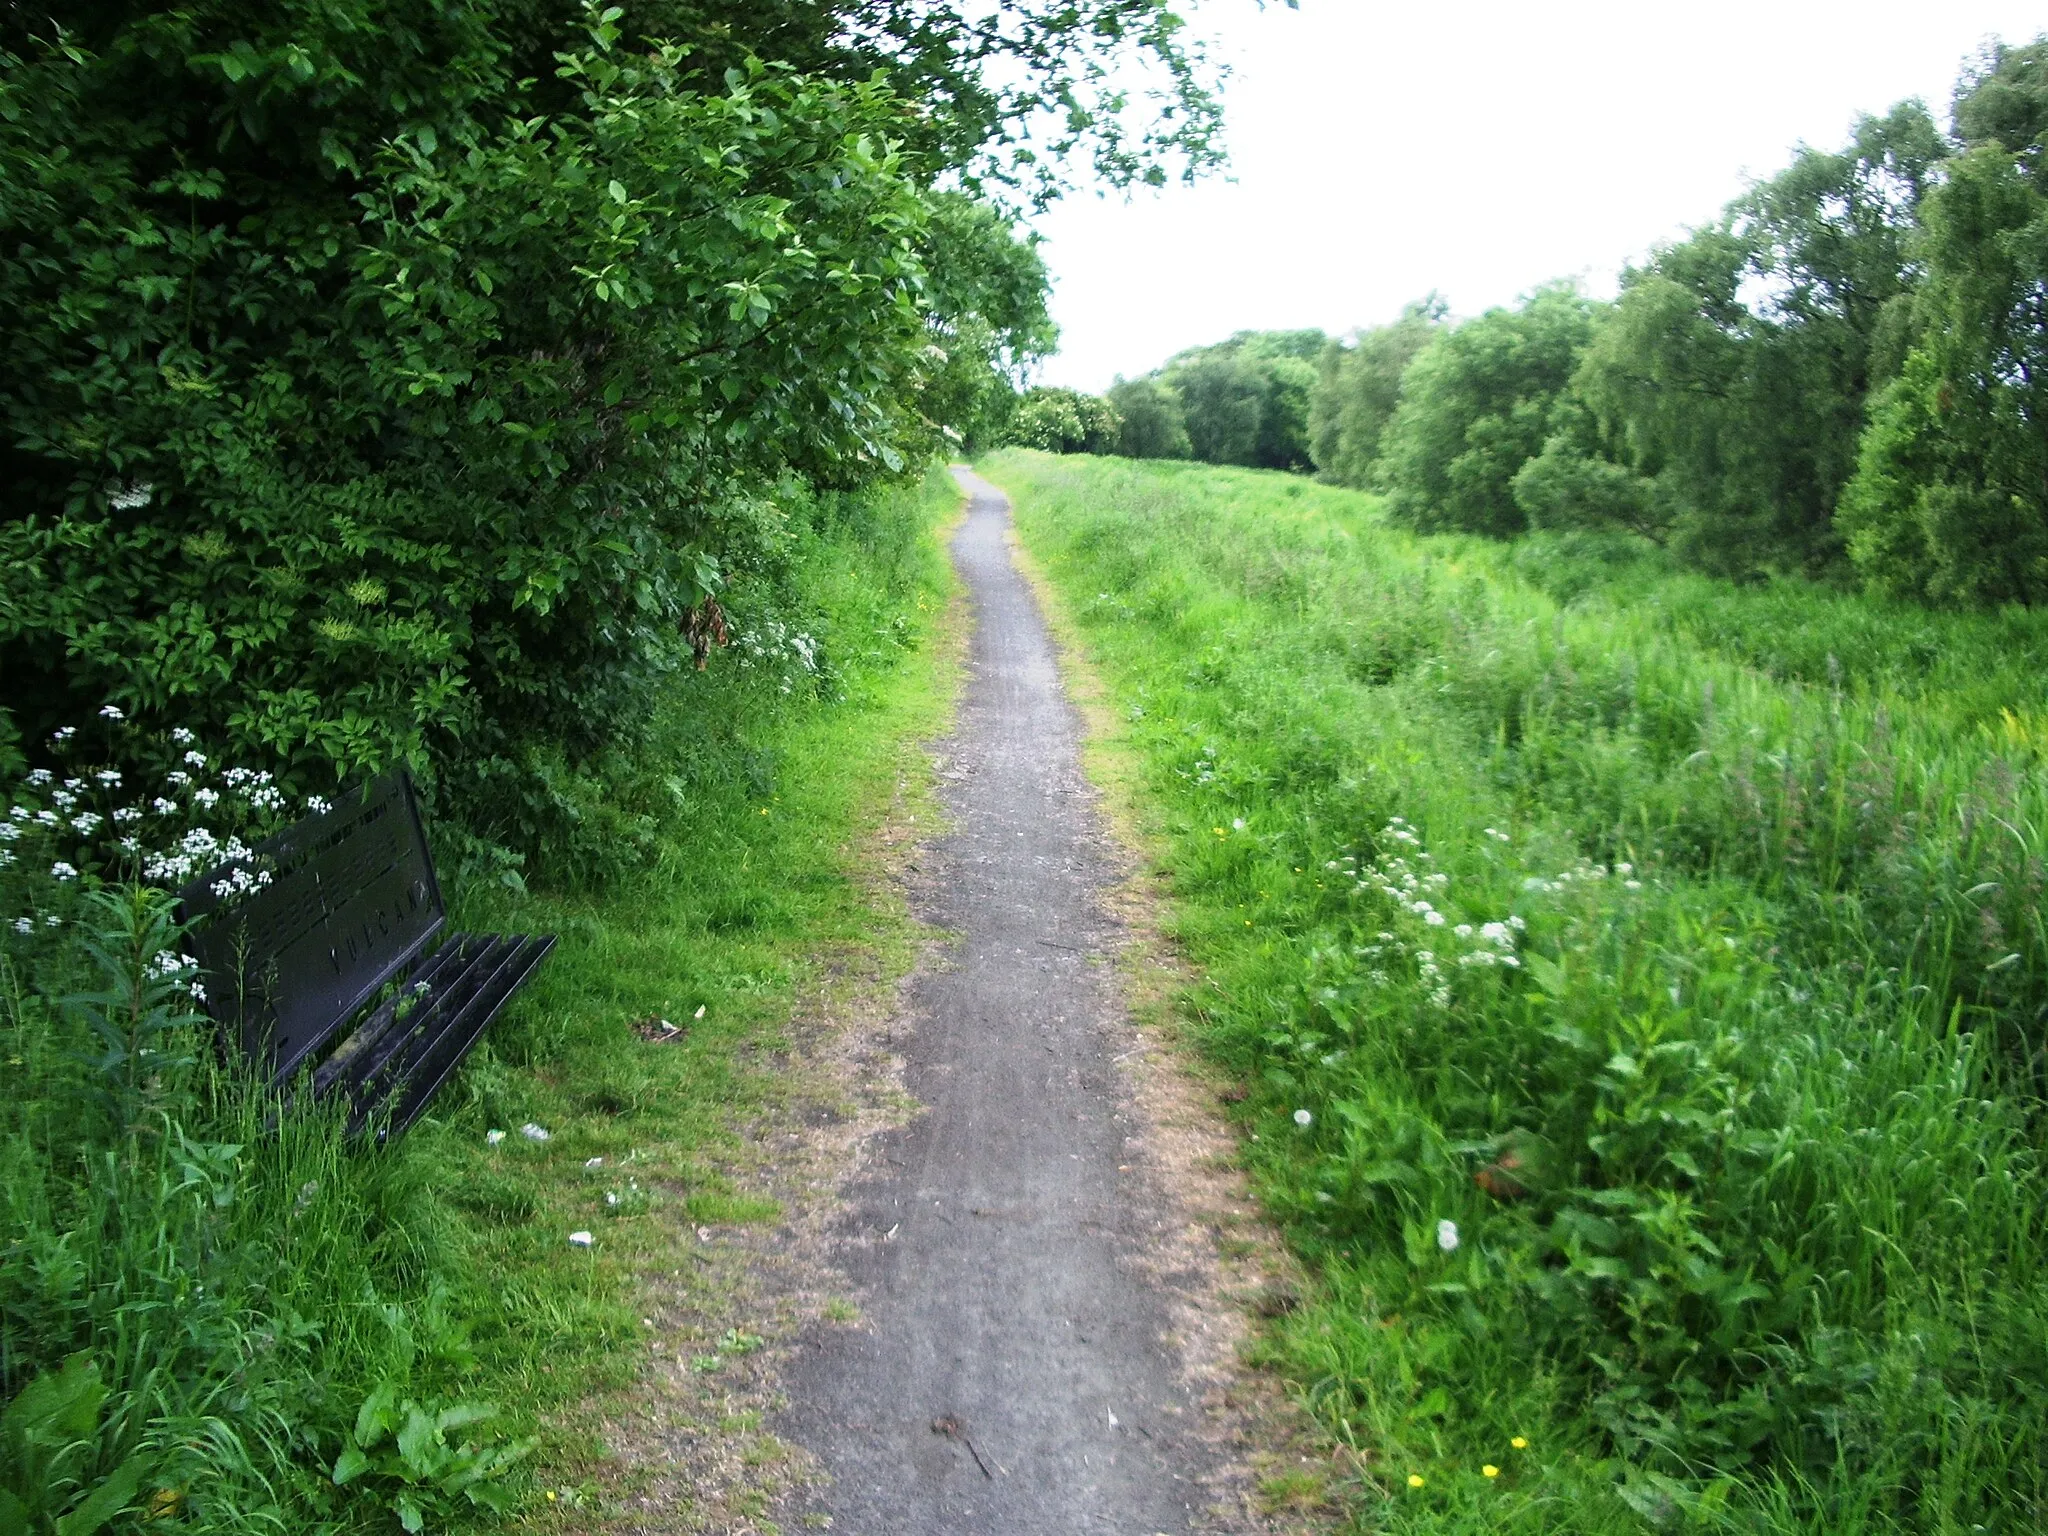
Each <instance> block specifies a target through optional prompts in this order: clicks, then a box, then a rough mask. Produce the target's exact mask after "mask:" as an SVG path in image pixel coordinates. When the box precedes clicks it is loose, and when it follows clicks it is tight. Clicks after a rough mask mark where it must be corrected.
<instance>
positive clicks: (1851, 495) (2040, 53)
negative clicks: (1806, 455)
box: [1842, 38, 2048, 603]
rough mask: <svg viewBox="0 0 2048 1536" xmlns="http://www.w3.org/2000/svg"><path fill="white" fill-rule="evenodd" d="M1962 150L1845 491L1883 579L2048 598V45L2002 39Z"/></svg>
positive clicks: (1876, 578) (1883, 584) (1929, 204)
mask: <svg viewBox="0 0 2048 1536" xmlns="http://www.w3.org/2000/svg"><path fill="white" fill-rule="evenodd" d="M1955 118H1956V130H1957V133H1958V135H1959V136H1960V138H1961V139H1962V140H1963V143H1964V146H1965V147H1964V150H1963V152H1962V153H1961V154H1960V155H1958V156H1957V157H1956V158H1955V159H1953V160H1951V161H1950V162H1949V165H1948V170H1947V175H1946V177H1945V178H1944V179H1943V181H1942V183H1941V185H1939V186H1938V187H1936V188H1935V189H1934V190H1933V191H1931V192H1930V193H1929V194H1928V196H1927V199H1926V204H1925V207H1924V210H1923V212H1924V219H1925V225H1926V235H1925V239H1924V241H1923V242H1922V245H1921V248H1920V250H1921V255H1922V258H1923V259H1924V261H1925V263H1926V272H1927V275H1926V278H1925V280H1924V282H1923V283H1922V285H1921V287H1920V290H1919V293H1918V294H1917V296H1916V298H1915V301H1914V316H1913V318H1914V332H1915V334H1916V337H1917V340H1916V343H1915V345H1914V346H1913V349H1912V351H1911V353H1910V355H1909V356H1908V358H1907V360H1906V364H1905V367H1904V370H1903V371H1902V372H1901V373H1900V375H1899V377H1898V378H1897V379H1895V380H1893V381H1892V383H1891V384H1890V385H1889V386H1888V387H1887V388H1886V389H1885V391H1884V392H1883V394H1882V395H1881V396H1880V397H1879V399H1878V400H1877V401H1876V403H1875V405H1874V407H1873V409H1872V412H1871V421H1870V427H1869V430H1868V431H1867V432H1866V433H1865V434H1864V437H1863V442H1862V452H1861V458H1860V460H1859V463H1858V467H1857V472H1856V478H1855V480H1854V482H1853V483H1852V484H1851V485H1850V487H1849V489H1848V492H1847V494H1846V495H1845V497H1844V499H1843V507H1842V524H1843V527H1844V530H1845V531H1846V533H1847V534H1848V538H1849V549H1850V554H1851V556H1852V557H1853V558H1854V560H1855V562H1856V565H1857V568H1858V569H1859V570H1861V571H1862V572H1863V574H1864V575H1865V577H1866V578H1867V579H1868V580H1869V581H1870V582H1871V584H1872V585H1874V586H1876V587H1878V588H1880V589H1884V590H1888V591H1892V592H1898V593H1904V594H1910V595H1913V596H1919V597H1923V598H1930V599H1933V600H1936V601H1957V602H1970V603H1999V602H2020V603H2037V602H2040V601H2043V600H2044V599H2048V38H2044V39H2040V40H2037V41H2035V42H2034V43H2032V44H2030V45H2028V46H2027V47H2024V48H2006V47H2003V46H2001V47H1998V48H1995V49H1994V50H1992V51H1991V53H1990V54H1989V55H1988V56H1987V57H1986V58H1985V59H1984V60H1983V61H1982V63H1981V64H1980V66H1979V67H1978V69H1977V70H1976V71H1974V72H1973V73H1972V74H1970V75H1967V76H1966V77H1965V80H1964V83H1963V85H1962V87H1961V88H1959V90H1958V93H1957V100H1956V112H1955Z"/></svg>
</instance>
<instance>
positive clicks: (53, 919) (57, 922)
mask: <svg viewBox="0 0 2048 1536" xmlns="http://www.w3.org/2000/svg"><path fill="white" fill-rule="evenodd" d="M63 923H64V919H63V918H61V917H59V916H58V915H57V914H56V913H54V912H52V913H51V914H50V915H49V916H48V917H45V918H44V919H43V926H44V927H45V928H59V927H62V926H63Z"/></svg>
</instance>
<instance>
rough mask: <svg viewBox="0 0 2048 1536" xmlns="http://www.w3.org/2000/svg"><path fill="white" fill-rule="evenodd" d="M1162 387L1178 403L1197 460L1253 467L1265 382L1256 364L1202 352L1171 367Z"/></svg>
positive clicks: (1223, 353)
mask: <svg viewBox="0 0 2048 1536" xmlns="http://www.w3.org/2000/svg"><path fill="white" fill-rule="evenodd" d="M1166 382H1167V383H1168V384H1169V385H1170V386H1171V387H1172V389H1173V391H1174V392H1175V393H1176V394H1178V395H1179V396H1180V398H1181V405H1182V409H1183V411H1184V412H1185V415H1186V419H1187V431H1188V441H1189V443H1190V445H1191V446H1192V447H1193V450H1194V456H1195V457H1196V458H1198V459H1201V460H1202V461H1203V462H1204V463H1208V464H1254V463H1256V462H1257V453H1258V447H1259V428H1260V426H1261V418H1262V417H1263V416H1264V414H1265V409H1266V378H1265V374H1264V371H1263V370H1262V369H1261V368H1260V367H1259V366H1258V365H1257V364H1256V363H1252V362H1247V361H1245V360H1244V359H1243V358H1240V357H1238V356H1237V355H1236V354H1235V353H1232V352H1226V351H1223V350H1221V349H1214V350H1205V351H1203V352H1200V353H1197V354H1195V355H1193V356H1190V357H1187V358H1185V359H1183V360H1180V361H1176V362H1175V363H1173V364H1172V365H1170V366H1169V367H1168V369H1167V372H1166Z"/></svg>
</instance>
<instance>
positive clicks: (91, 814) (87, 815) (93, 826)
mask: <svg viewBox="0 0 2048 1536" xmlns="http://www.w3.org/2000/svg"><path fill="white" fill-rule="evenodd" d="M105 819H106V818H105V817H103V816H101V815H100V814H99V812H97V811H80V812H79V813H78V814H77V815H76V816H74V817H72V818H71V825H72V827H73V829H74V830H76V831H77V833H78V835H79V836H80V837H91V836H92V835H93V833H95V832H97V831H99V829H100V823H101V822H102V821H104V820H105Z"/></svg>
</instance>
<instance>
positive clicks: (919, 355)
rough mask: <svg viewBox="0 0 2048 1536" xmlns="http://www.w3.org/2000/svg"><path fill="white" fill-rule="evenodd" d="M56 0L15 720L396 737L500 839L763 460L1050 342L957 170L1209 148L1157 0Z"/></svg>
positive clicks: (1038, 287) (943, 414)
mask: <svg viewBox="0 0 2048 1536" xmlns="http://www.w3.org/2000/svg"><path fill="white" fill-rule="evenodd" d="M40 16H41V13H39V12H35V11H32V10H31V9H30V8H27V7H23V6H9V7H6V8H4V9H0V241H4V249H5V250H6V252H7V255H6V259H5V261H4V263H0V337H4V339H5V344H6V350H7V354H8V356H9V357H10V359H11V360H12V361H13V362H14V363H15V366H14V367H13V368H11V369H10V370H9V374H8V376H7V378H6V379H4V380H0V418H4V423H5V431H4V434H0V477H4V483H5V485H6V487H7V495H6V497H5V499H4V503H0V672H4V674H5V675H6V677H7V690H6V700H5V705H4V707H0V742H4V741H8V740H12V739H15V738H16V733H17V729H18V730H19V734H20V735H21V736H23V737H26V738H27V739H28V740H29V741H30V742H34V741H36V740H38V739H40V738H41V736H42V735H43V733H45V732H47V731H48V730H49V729H50V728H51V727H52V726H54V725H55V724H58V723H61V722H63V721H66V720H69V719H72V718H77V717H78V716H80V715H81V714H83V713H88V712H89V711H90V710H91V709H92V708H96V707H97V706H98V705H99V704H100V703H101V702H103V701H105V700H108V699H113V700H116V701H118V702H120V703H121V704H122V705H124V706H125V707H127V709H128V710H129V711H130V713H131V714H135V715H139V716H141V717H144V718H145V719H152V720H155V721H157V722H160V723H164V724H168V723H173V722H175V723H179V724H186V725H190V726H193V727H195V728H199V729H202V730H203V731H205V732H206V733H207V734H208V735H209V736H210V737H211V738H212V739H213V740H214V741H215V742H216V743H218V744H219V745H220V746H221V747H223V748H226V749H229V750H232V751H233V752H234V753H235V755H236V756H237V758H238V759H239V760H241V761H243V762H249V763H256V762H262V763H267V764H268V765H270V766H273V767H276V768H280V769H282V770H285V771H286V772H287V773H288V774H289V775H290V776H291V777H292V778H293V779H295V780H296V781H297V783H298V786H299V787H301V788H310V787H314V786H315V784H317V783H320V782H323V781H324V782H331V781H332V780H333V779H334V778H336V777H338V776H345V775H350V774H354V773H359V772H363V771H367V770H371V769H374V768H377V767H380V766H382V765H384V764H386V763H389V762H392V761H394V760H407V761H411V762H412V763H413V764H414V765H415V766H416V767H419V768H421V769H422V770H425V771H427V772H428V775H429V777H430V779H431V780H432V781H433V783H434V786H435V790H436V793H437V794H439V795H440V796H441V799H442V803H443V805H444V806H450V805H452V806H453V807H454V808H455V809H458V810H461V811H464V812H465V813H466V814H469V815H470V817H471V819H472V820H473V821H474V822H476V823H478V824H482V823H484V822H489V823H490V824H492V825H494V826H497V827H500V828H502V835H503V836H504V837H506V838H508V839H510V840H513V841H519V840H521V839H522V838H525V837H527V836H528V833H529V832H530V830H531V829H530V828H529V829H528V830H527V831H522V830H521V818H522V817H527V816H529V815H530V816H532V817H542V818H545V817H548V816H553V815H555V814H556V812H555V811H554V810H553V809H551V807H552V806H553V805H554V797H553V794H552V791H550V790H549V789H548V787H547V782H546V778H547V770H546V766H545V763H546V760H548V759H550V758H551V757H559V756H560V755H562V754H566V755H567V756H568V757H569V758H570V759H571V760H576V759H580V758H582V757H584V756H586V755H590V754H596V753H599V752H608V751H612V750H615V749H618V748H622V747H624V748H630V747H631V745H632V744H633V742H634V740H635V739H636V734H637V732H638V731H639V730H640V729H641V728H642V725H643V723H644V721H645V720H646V719H647V718H648V715H649V710H648V708H647V702H648V699H649V697H650V693H651V690H653V689H654V688H656V687H657V686H660V685H661V684H662V680H663V679H664V678H666V677H667V676H668V675H669V674H670V673H671V672H673V671H674V670H675V669H676V667H677V666H678V665H679V664H686V663H687V660H688V657H689V653H690V649H691V644H692V641H691V636H692V635H696V636H701V635H703V634H704V633H706V632H708V631H709V630H710V629H713V628H715V626H710V625H707V623H705V622H703V621H704V619H705V615H706V614H707V612H708V611H709V610H708V605H710V604H713V603H715V602H717V601H719V600H720V599H721V598H722V597H723V596H724V595H725V593H726V592H727V590H728V587H729V585H730V584H731V583H732V582H734V581H735V580H744V579H746V578H747V577H748V575H749V573H750V572H760V571H762V570H765V569H767V568H768V567H769V566H770V565H772V563H773V562H774V560H775V559H777V558H778V556H777V555H776V551H777V550H778V549H780V548H782V547H784V545H785V544H786V543H787V540H788V536H789V532H790V529H789V523H790V519H791V516H792V511H791V509H792V508H800V507H802V506H803V505H805V504H806V497H808V496H810V495H811V494H812V493H813V492H839V491H855V490H858V489H859V488H861V487H863V486H865V485H867V484H870V483H872V482H874V481H875V480H877V479H878V478H881V477H885V476H888V475H890V474H893V473H897V472H899V471H901V470H902V469H904V468H905V467H907V466H911V465H915V464H919V463H922V462H923V461H924V460H925V459H926V458H927V457H928V456H929V454H930V453H931V452H932V451H933V450H934V448H935V447H936V446H937V445H938V444H939V443H940V442H941V440H942V437H943V434H944V431H945V430H946V429H951V430H953V431H954V432H974V431H977V430H985V429H986V425H987V422H988V419H989V416H990V414H991V412H993V411H995V410H997V409H998V408H999V407H1000V406H1001V405H1002V403H1003V402H1004V401H1005V400H1006V399H1007V398H1008V396H1009V393H1010V388H1011V386H1010V384H1009V383H1008V379H1009V377H1010V376H1011V375H1012V374H1014V372H1015V370H1016V368H1017V366H1018V365H1019V364H1020V363H1021V362H1022V361H1023V360H1025V359H1028V358H1029V357H1031V356H1033V355H1035V354H1037V353H1040V352H1042V351H1043V350H1045V349H1046V348H1047V347H1048V346H1049V345H1050V341H1051V336H1052V332H1051V327H1050V324H1049V322H1048V321H1047V319H1046V316H1045V311H1044V285H1043V269H1042V266H1041V265H1040V263H1039V262H1038V259H1037V256H1036V254H1035V252H1033V251H1032V250H1031V248H1030V246H1029V244H1028V243H1027V242H1022V241H1019V240H1018V239H1017V238H1016V237H1015V235H1014V233H1013V232H1012V229H1011V227H1010V225H1009V223H1008V222H1007V220H1006V219H1005V218H1004V217H1002V216H1001V215H999V214H997V213H995V212H993V211H991V210H990V209H989V208H988V207H986V206H977V205H976V204H975V203H973V202H972V201H970V199H969V198H968V197H967V196H966V195H964V194H963V193H959V192H952V193H939V192H937V191H935V190H934V188H935V187H936V186H937V185H938V184H939V183H941V182H942V181H943V180H947V179H949V178H950V179H951V182H952V183H957V184H958V185H960V186H963V187H966V188H970V189H971V188H975V187H980V188H985V189H991V190H995V191H999V192H1002V193H1003V194H1004V195H1005V196H1007V197H1009V198H1011V199H1012V200H1013V201H1015V200H1035V199H1039V198H1042V197H1044V196H1046V195H1049V194H1050V192H1051V191H1052V190H1053V189H1054V186H1055V180H1056V177H1057V175H1058V174H1060V172H1059V169H1058V163H1057V162H1056V161H1055V159H1054V158H1053V157H1052V156H1051V155H1050V154H1049V153H1048V151H1049V150H1054V149H1056V150H1059V151H1060V152H1061V153H1069V152H1070V153H1071V154H1072V155H1074V156H1078V157H1080V158H1081V160H1082V161H1084V162H1088V161H1092V162H1093V163H1094V164H1095V165H1096V166H1097V167H1098V168H1099V169H1100V170H1101V171H1102V172H1103V174H1105V175H1106V176H1108V177H1110V178H1111V179H1112V180H1117V179H1122V180H1126V181H1128V180H1148V179H1156V178H1157V177H1160V176H1164V175H1166V174H1168V173H1169V172H1171V171H1173V170H1175V169H1178V170H1181V171H1186V170H1190V169H1196V168H1199V167H1200V166H1202V165H1204V164H1206V163H1208V160H1209V159H1210V158H1211V156H1212V151H1211V150H1210V149H1209V148H1208V147H1207V145H1208V134H1209V133H1210V131H1211V130H1212V129H1213V125H1214V103H1213V100H1212V99H1211V98H1210V97H1209V95H1208V93H1207V92H1206V90H1205V89H1204V88H1203V87H1202V86H1201V84H1200V75H1201V66H1200V61H1199V58H1198V56H1197V55H1195V54H1193V53H1191V52H1189V51H1188V50H1186V49H1185V48H1184V47H1183V45H1182V42H1181V39H1180V29H1179V23H1178V21H1177V20H1176V19H1175V18H1174V16H1173V15H1172V13H1171V12H1170V11H1169V10H1168V9H1167V8H1166V6H1165V4H1164V0H1078V3H1075V0H997V3H995V4H992V5H989V6H984V7H975V8H971V14H970V8H966V7H962V6H957V5H946V4H939V3H931V0H873V3H867V0H863V3H860V4H855V3H854V0H842V3H822V0H816V3H814V0H763V3H760V4H755V3H753V0H748V3H746V4H741V3H739V0H645V3H628V4H626V5H621V6H614V7H612V8H611V9H609V10H606V11H604V12H602V13H599V12H597V11H596V10H595V9H594V8H590V7H584V6H579V5H577V4H574V3H572V0H502V3H499V4H494V5H480V4H449V3H446V0H377V3H374V4H373V3H372V0H277V3H274V4H267V5H255V4H251V3H249V0H193V3H191V4H187V5H182V6H179V7H176V8H167V7H160V6H150V5H145V4H142V3H140V0H80V3H79V4H77V5H75V6H72V7H67V8H66V10H65V17H64V19H65V24H66V26H67V28H69V29H70V30H69V31H68V32H67V33H66V34H65V35H64V36H63V37H62V38H59V37H57V36H55V35H54V34H53V33H52V32H51V31H50V27H49V24H48V23H47V22H45V21H43V20H41V19H40ZM650 35H655V36H659V35H671V36H681V37H685V38H687V39H688V41H689V47H688V48H683V47H679V46H670V45H667V44H659V43H654V42H650V41H647V40H646V39H647V38H648V37H649V36H650ZM1133 56H1145V57H1149V58H1151V59H1153V60H1154V61H1155V62H1157V63H1158V64H1159V65H1160V66H1161V69H1160V75H1161V77H1162V78H1163V79H1164V81H1165V82H1166V84H1165V90H1166V92H1167V98H1166V99H1163V100H1161V101H1158V102H1156V103H1155V106H1156V107H1157V109H1158V110H1157V111H1156V112H1155V113H1153V115H1152V116H1151V117H1149V118H1148V117H1147V116H1146V115H1145V112H1144V111H1143V110H1142V108H1141V107H1140V106H1139V105H1137V104H1136V103H1135V102H1134V103H1133V104H1132V106H1131V108H1130V110H1129V111H1128V112H1127V113H1119V111H1118V110H1117V93H1116V91H1115V90H1114V89H1112V88H1111V86H1110V85H1109V84H1108V83H1107V81H1108V73H1107V72H1108V71H1109V70H1110V69H1111V67H1112V66H1113V65H1114V64H1115V63H1116V61H1118V60H1119V59H1127V58H1131V57H1133ZM764 60H772V61H775V62H763V61H764ZM913 93H914V94H913ZM1055 120H1056V121H1055ZM506 807H513V808H515V809H513V810H511V811H507V810H506ZM520 807H524V809H518V808H520Z"/></svg>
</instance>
